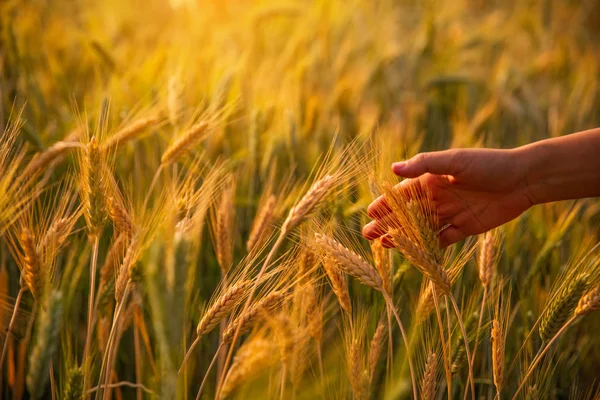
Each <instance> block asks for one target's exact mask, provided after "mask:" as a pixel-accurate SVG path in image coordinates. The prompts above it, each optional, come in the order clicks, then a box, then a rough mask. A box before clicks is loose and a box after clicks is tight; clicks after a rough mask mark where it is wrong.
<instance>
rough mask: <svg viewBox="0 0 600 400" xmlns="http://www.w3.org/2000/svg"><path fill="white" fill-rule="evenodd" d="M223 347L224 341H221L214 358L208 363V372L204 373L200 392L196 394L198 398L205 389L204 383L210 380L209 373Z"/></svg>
mask: <svg viewBox="0 0 600 400" xmlns="http://www.w3.org/2000/svg"><path fill="white" fill-rule="evenodd" d="M222 347H223V343H221V344H220V345H219V347H218V348H217V351H216V352H215V355H214V356H213V358H212V360H211V361H210V364H209V365H208V368H207V370H206V372H205V373H204V377H203V378H202V383H201V384H200V388H199V389H198V394H197V395H196V399H200V394H201V393H202V389H204V385H205V384H206V381H207V380H208V375H209V374H210V371H211V370H212V368H213V366H214V365H215V362H216V361H217V360H218V359H219V354H220V353H221V348H222Z"/></svg>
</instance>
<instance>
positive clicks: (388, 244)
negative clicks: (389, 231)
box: [381, 235, 396, 249]
mask: <svg viewBox="0 0 600 400" xmlns="http://www.w3.org/2000/svg"><path fill="white" fill-rule="evenodd" d="M381 245H382V246H383V247H385V248H386V249H393V248H394V247H396V246H394V242H393V241H392V238H391V236H390V235H384V236H382V237H381Z"/></svg>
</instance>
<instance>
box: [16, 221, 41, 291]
mask: <svg viewBox="0 0 600 400" xmlns="http://www.w3.org/2000/svg"><path fill="white" fill-rule="evenodd" d="M19 242H20V244H21V247H22V248H23V267H22V270H21V278H22V279H23V282H24V283H25V287H26V288H27V289H29V290H30V291H31V294H32V295H33V298H34V299H36V300H40V299H41V297H42V290H43V288H44V281H45V279H44V273H43V271H42V265H41V260H40V255H39V253H38V251H37V246H36V244H35V238H34V236H33V233H31V231H30V230H29V228H27V227H24V228H23V229H22V230H21V234H20V235H19Z"/></svg>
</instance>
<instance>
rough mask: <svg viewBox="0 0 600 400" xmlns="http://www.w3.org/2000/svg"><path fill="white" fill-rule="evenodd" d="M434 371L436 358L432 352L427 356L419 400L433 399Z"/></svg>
mask: <svg viewBox="0 0 600 400" xmlns="http://www.w3.org/2000/svg"><path fill="white" fill-rule="evenodd" d="M436 371H437V356H436V354H435V353H434V352H430V353H429V355H428V356H427V363H426V364H425V373H424V374H423V381H422V383H421V400H433V399H435V386H436V385H435V384H436V382H435V381H436V379H435V377H436Z"/></svg>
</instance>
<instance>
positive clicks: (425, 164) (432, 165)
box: [392, 149, 463, 178]
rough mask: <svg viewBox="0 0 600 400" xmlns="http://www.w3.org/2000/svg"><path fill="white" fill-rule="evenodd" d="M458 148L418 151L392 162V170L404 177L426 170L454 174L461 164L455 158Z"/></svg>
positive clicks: (440, 173) (414, 175) (416, 175)
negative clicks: (402, 159) (401, 159)
mask: <svg viewBox="0 0 600 400" xmlns="http://www.w3.org/2000/svg"><path fill="white" fill-rule="evenodd" d="M459 154H460V150H455V149H454V150H444V151H435V152H431V153H420V154H417V155H416V156H414V157H412V158H411V159H409V160H407V161H402V162H397V163H394V164H392V171H393V172H394V173H395V174H396V175H398V176H402V177H405V178H416V177H418V176H421V175H423V174H425V173H427V172H429V173H430V174H435V175H454V174H456V173H457V172H458V171H460V169H461V168H463V166H462V165H461V163H459V162H458V161H459V160H457V158H458V157H457V156H458V155H459Z"/></svg>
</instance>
